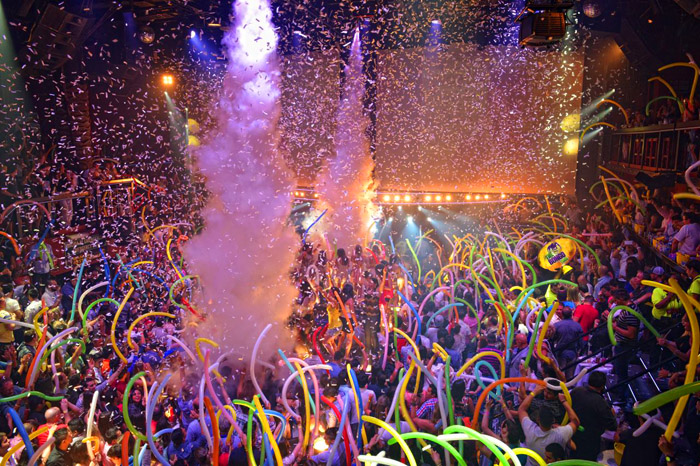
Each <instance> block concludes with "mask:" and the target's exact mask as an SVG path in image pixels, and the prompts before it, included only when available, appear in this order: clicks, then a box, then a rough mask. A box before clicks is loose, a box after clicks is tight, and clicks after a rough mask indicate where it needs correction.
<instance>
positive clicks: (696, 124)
mask: <svg viewBox="0 0 700 466" xmlns="http://www.w3.org/2000/svg"><path fill="white" fill-rule="evenodd" d="M689 129H700V120H695V121H684V122H676V123H670V124H667V125H649V126H638V127H634V128H620V129H618V130H617V131H615V132H614V133H612V134H613V136H615V135H623V134H649V133H663V132H667V131H685V130H689Z"/></svg>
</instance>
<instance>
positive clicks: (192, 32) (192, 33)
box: [190, 29, 197, 39]
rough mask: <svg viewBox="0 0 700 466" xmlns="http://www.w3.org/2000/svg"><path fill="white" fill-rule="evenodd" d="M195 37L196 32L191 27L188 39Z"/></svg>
mask: <svg viewBox="0 0 700 466" xmlns="http://www.w3.org/2000/svg"><path fill="white" fill-rule="evenodd" d="M195 37H197V33H196V32H195V31H194V29H192V30H191V31H190V39H194V38H195Z"/></svg>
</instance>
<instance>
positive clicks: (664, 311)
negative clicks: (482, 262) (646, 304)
mask: <svg viewBox="0 0 700 466" xmlns="http://www.w3.org/2000/svg"><path fill="white" fill-rule="evenodd" d="M693 283H696V281H693ZM692 289H693V286H692V285H691V286H690V290H692ZM690 290H688V291H689V292H690ZM699 291H700V290H699ZM667 295H668V293H666V292H665V291H664V290H662V289H661V288H654V291H652V292H651V302H652V304H654V307H653V308H652V309H651V315H652V316H654V319H661V318H662V317H670V316H671V312H672V311H674V310H676V309H680V308H682V307H683V304H682V303H681V302H680V301H679V300H678V299H674V300H672V301H671V302H669V303H668V304H667V305H666V306H665V307H663V308H657V307H656V305H657V304H658V303H660V302H661V301H663V300H664V299H665V298H666V296H667Z"/></svg>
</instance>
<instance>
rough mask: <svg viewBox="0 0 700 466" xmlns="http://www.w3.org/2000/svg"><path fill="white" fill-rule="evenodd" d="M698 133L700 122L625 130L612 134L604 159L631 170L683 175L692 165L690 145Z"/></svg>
mask: <svg viewBox="0 0 700 466" xmlns="http://www.w3.org/2000/svg"><path fill="white" fill-rule="evenodd" d="M697 131H700V121H689V122H685V123H675V124H672V125H654V126H644V127H640V128H625V129H621V130H619V131H616V132H615V133H613V134H612V135H611V137H610V145H609V146H608V147H609V150H606V151H605V156H604V159H605V161H606V162H608V163H611V164H614V165H618V166H620V167H623V168H627V169H634V170H643V171H648V172H662V171H672V172H682V171H684V170H685V169H686V168H687V166H688V162H687V148H688V144H689V143H690V142H691V136H692V135H693V134H694V132H697ZM695 137H696V138H697V136H695Z"/></svg>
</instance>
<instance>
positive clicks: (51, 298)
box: [41, 278, 61, 307]
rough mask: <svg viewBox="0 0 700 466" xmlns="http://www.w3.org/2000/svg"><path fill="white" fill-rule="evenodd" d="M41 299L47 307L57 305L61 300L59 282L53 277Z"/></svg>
mask: <svg viewBox="0 0 700 466" xmlns="http://www.w3.org/2000/svg"><path fill="white" fill-rule="evenodd" d="M41 300H42V301H43V302H44V306H46V307H54V306H57V305H58V303H59V302H60V300H61V290H60V289H59V288H58V282H56V280H54V279H53V278H50V279H49V284H48V286H47V287H46V289H45V290H44V294H42V295H41Z"/></svg>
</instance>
